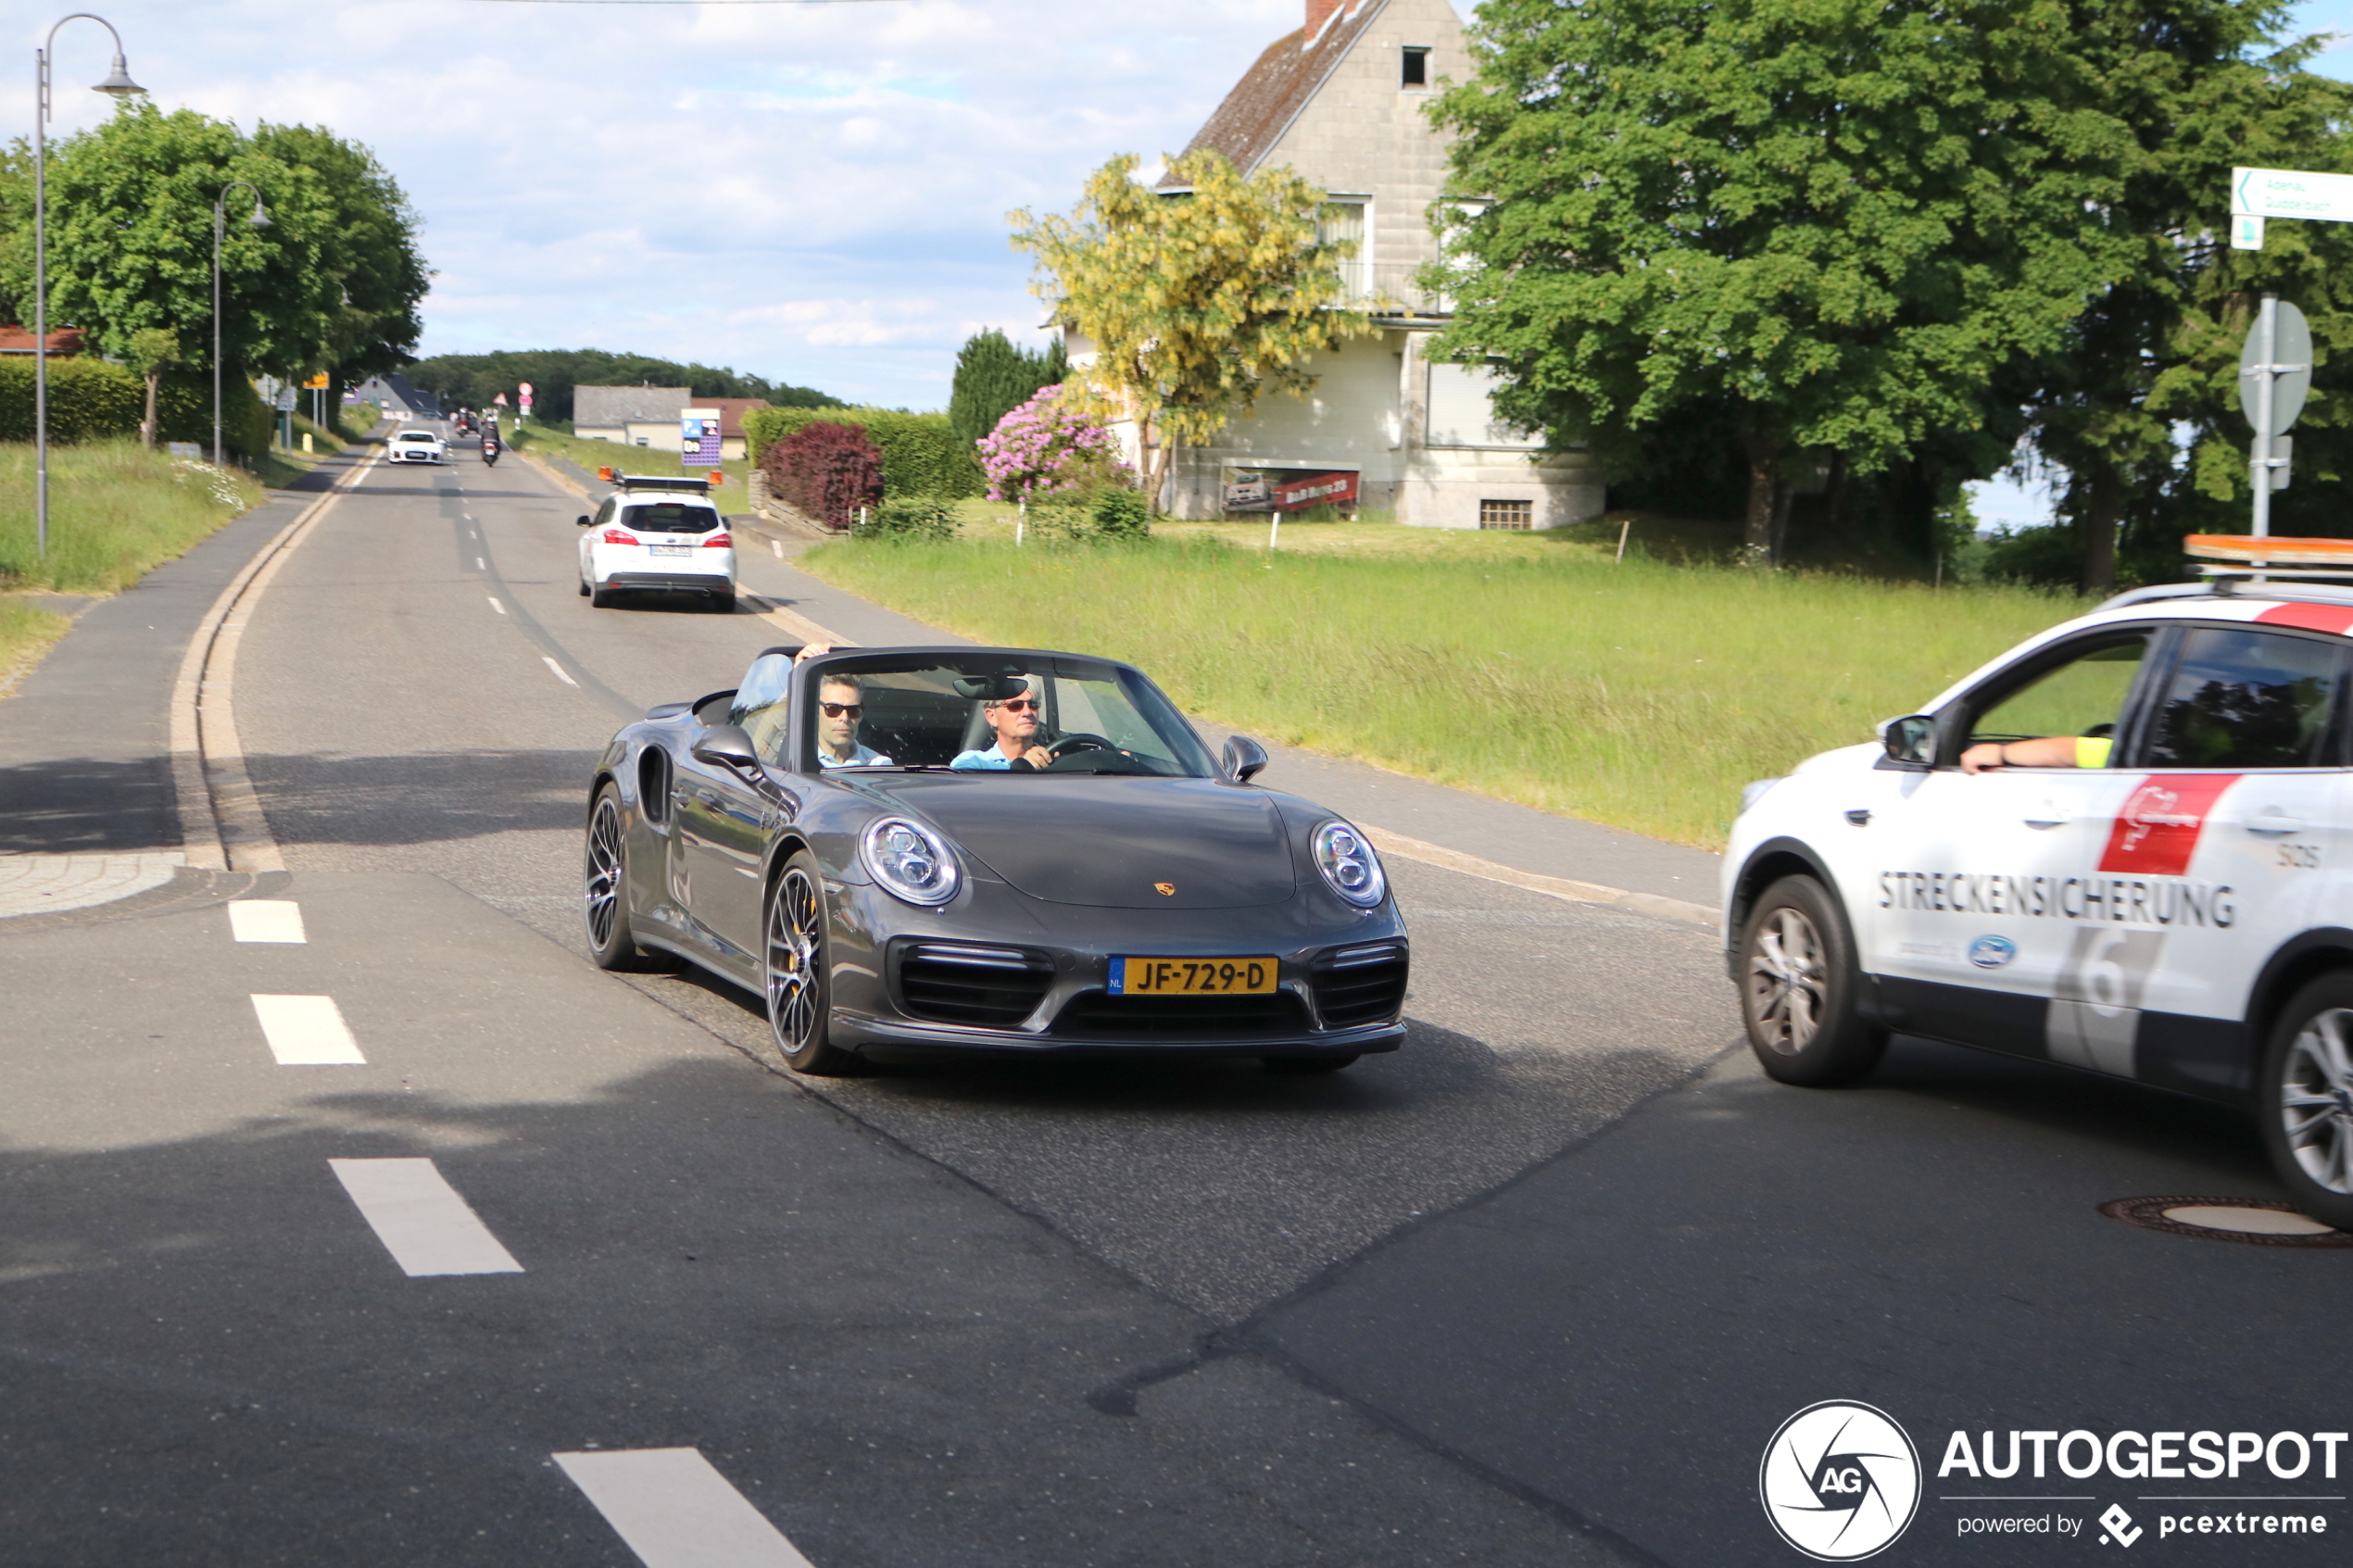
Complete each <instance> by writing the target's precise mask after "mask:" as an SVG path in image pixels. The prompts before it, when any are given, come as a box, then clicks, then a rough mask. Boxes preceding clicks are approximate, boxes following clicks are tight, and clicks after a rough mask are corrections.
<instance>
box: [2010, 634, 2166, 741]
mask: <svg viewBox="0 0 2353 1568" xmlns="http://www.w3.org/2000/svg"><path fill="white" fill-rule="evenodd" d="M2148 651H2149V633H2148V632H2147V631H2146V630H2145V629H2143V630H2139V631H2135V632H2132V633H2127V634H2125V635H2123V636H2119V637H2106V638H2101V639H2099V640H2097V641H2095V642H2085V643H2078V644H2076V645H2074V646H2072V647H2071V648H2070V649H2069V650H2068V653H2067V654H2066V655H2064V656H2062V657H2061V659H2060V661H2059V663H2058V664H2057V665H2056V666H2055V667H2053V668H2050V669H2047V670H2045V671H2043V672H2042V673H2041V674H2039V675H2037V676H2034V677H2033V678H2032V679H2031V680H2029V681H2028V682H2027V683H2026V684H2024V685H2022V686H2013V687H2010V688H2009V689H2008V690H2007V691H2006V692H2002V693H1999V694H1997V695H1995V696H1994V697H1993V698H1992V706H1991V707H1988V708H1984V709H1981V710H1980V711H1979V713H1978V715H1977V717H1976V718H1975V719H1974V720H1973V721H1971V723H1970V725H1969V739H1968V741H1967V742H1966V743H1965V744H1966V745H1969V746H1976V745H1978V744H1980V743H1981V742H1985V741H1995V742H2000V741H2013V740H2032V739H2033V738H2034V737H2036V736H2038V735H2083V736H2088V737H2090V738H2092V739H2095V740H2105V739H2110V738H2113V737H2114V735H2115V734H2116V727H2117V724H2118V722H2119V721H2120V720H2121V719H2122V718H2123V715H2124V704H2125V701H2126V699H2127V698H2128V697H2130V696H2132V692H2133V679H2134V678H2135V677H2136V676H2138V675H2139V674H2140V671H2141V665H2142V663H2143V662H2144V661H2145V659H2147V658H2148Z"/></svg>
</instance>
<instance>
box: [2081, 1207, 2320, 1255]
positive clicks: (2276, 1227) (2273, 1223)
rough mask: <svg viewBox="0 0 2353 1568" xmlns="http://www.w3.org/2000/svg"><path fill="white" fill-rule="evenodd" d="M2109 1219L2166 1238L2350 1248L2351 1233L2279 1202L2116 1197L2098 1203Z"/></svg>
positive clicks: (2260, 1245) (2255, 1244) (2273, 1245)
mask: <svg viewBox="0 0 2353 1568" xmlns="http://www.w3.org/2000/svg"><path fill="white" fill-rule="evenodd" d="M2100 1212H2101V1213H2103V1214H2106V1215H2107V1216H2108V1218H2109V1219H2111V1220H2121V1221H2123V1222H2124V1223H2126V1224H2128V1225H2139V1226H2140V1227H2141V1228H2142V1229H2144V1230H2152V1231H2164V1232H2166V1233H2167V1234H2168V1235H2171V1236H2200V1237H2203V1238H2204V1239H2206V1240H2208V1241H2242V1242H2246V1244H2247V1245H2249V1246H2252V1247H2353V1235H2347V1233H2345V1232H2344V1231H2340V1230H2332V1229H2330V1228H2329V1227H2328V1226H2326V1225H2324V1224H2322V1223H2321V1222H2320V1221H2318V1220H2314V1219H2309V1218H2307V1217H2306V1216H2305V1215H2302V1214H2299V1213H2297V1212H2296V1210H2294V1209H2292V1208H2290V1207H2289V1206H2288V1205H2286V1204H2284V1203H2272V1202H2269V1201H2267V1200H2265V1199H2263V1198H2114V1199H2112V1200H2110V1201H2108V1202H2107V1203H2103V1204H2101V1205H2100Z"/></svg>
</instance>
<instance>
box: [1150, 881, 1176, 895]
mask: <svg viewBox="0 0 2353 1568" xmlns="http://www.w3.org/2000/svg"><path fill="white" fill-rule="evenodd" d="M1152 891H1153V892H1155V893H1157V894H1159V895H1160V896H1161V897H1164V898H1174V897H1176V884H1175V883H1173V882H1155V883H1153V884H1152Z"/></svg>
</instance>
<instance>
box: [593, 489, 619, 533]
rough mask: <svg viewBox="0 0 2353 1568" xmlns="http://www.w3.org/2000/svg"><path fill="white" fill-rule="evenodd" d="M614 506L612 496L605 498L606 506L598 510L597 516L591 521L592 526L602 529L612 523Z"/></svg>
mask: <svg viewBox="0 0 2353 1568" xmlns="http://www.w3.org/2000/svg"><path fill="white" fill-rule="evenodd" d="M613 504H614V503H613V501H612V498H611V497H610V496H607V497H606V498H605V504H604V505H603V506H601V507H598V508H597V515H596V516H595V517H594V518H592V519H590V520H589V523H590V526H591V527H595V528H602V527H603V526H604V525H605V524H607V523H609V522H610V521H612V512H613Z"/></svg>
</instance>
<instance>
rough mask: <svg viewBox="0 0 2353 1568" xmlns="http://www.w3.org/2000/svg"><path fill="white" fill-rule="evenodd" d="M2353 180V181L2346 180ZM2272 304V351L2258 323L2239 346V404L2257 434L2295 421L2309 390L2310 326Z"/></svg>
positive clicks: (2277, 431)
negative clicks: (2265, 413) (2266, 421)
mask: <svg viewBox="0 0 2353 1568" xmlns="http://www.w3.org/2000/svg"><path fill="white" fill-rule="evenodd" d="M2348 183H2353V182H2348ZM2272 308H2273V309H2274V310H2276V311H2277V312H2278V313H2279V315H2278V320H2276V321H2275V322H2274V323H2273V324H2272V328H2271V357H2270V358H2268V359H2266V358H2264V355H2263V332H2262V328H2261V326H2260V325H2257V326H2253V327H2249V328H2248V329H2247V332H2246V345H2245V346H2244V347H2242V348H2241V349H2240V350H2239V408H2241V409H2243V410H2245V412H2246V422H2247V423H2249V424H2251V425H2254V426H2256V427H2257V433H2258V434H2260V435H2284V434H2286V433H2288V431H2289V430H2291V429H2292V428H2294V426H2295V424H2296V415H2298V414H2300V413H2302V412H2303V411H2304V399H2305V398H2306V396H2308V395H2309V394H2310V393H2311V390H2312V327H2311V323H2309V322H2308V321H2307V320H2305V319H2304V312H2303V311H2301V310H2298V309H2297V308H2296V307H2295V306H2293V305H2290V304H2288V303H2287V302H2286V301H2285V300H2282V301H2280V302H2279V303H2278V304H2277V305H2275V306H2273V307H2272ZM2266 371H2269V372H2270V378H2271V429H2269V430H2264V429H2262V420H2261V417H2260V415H2259V411H2258V410H2259V405H2260V403H2261V399H2262V390H2263V381H2264V378H2265V372H2266Z"/></svg>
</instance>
